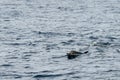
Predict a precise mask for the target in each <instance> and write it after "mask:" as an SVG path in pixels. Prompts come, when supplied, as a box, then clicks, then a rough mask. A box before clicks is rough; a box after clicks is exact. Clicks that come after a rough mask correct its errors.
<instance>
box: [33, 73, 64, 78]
mask: <svg viewBox="0 0 120 80" xmlns="http://www.w3.org/2000/svg"><path fill="white" fill-rule="evenodd" d="M62 75H63V74H39V75H35V76H34V78H46V77H59V76H62Z"/></svg>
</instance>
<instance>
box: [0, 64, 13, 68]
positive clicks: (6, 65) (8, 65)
mask: <svg viewBox="0 0 120 80" xmlns="http://www.w3.org/2000/svg"><path fill="white" fill-rule="evenodd" d="M0 66H2V67H11V66H13V65H11V64H2V65H0Z"/></svg>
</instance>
